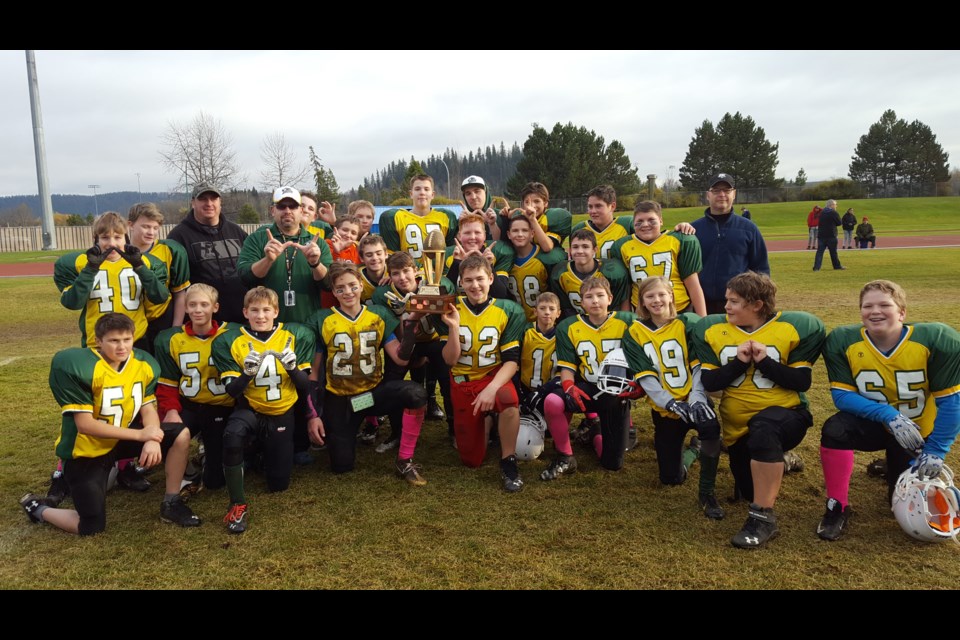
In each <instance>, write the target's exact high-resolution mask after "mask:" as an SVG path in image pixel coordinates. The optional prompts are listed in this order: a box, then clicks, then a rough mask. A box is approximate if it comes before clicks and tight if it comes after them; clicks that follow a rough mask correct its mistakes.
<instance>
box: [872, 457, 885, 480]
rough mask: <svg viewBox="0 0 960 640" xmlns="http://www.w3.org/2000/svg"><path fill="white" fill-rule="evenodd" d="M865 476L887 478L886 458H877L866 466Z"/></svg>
mask: <svg viewBox="0 0 960 640" xmlns="http://www.w3.org/2000/svg"><path fill="white" fill-rule="evenodd" d="M867 475H868V476H870V477H871V478H883V479H886V477H887V459H886V458H877V459H876V460H874V461H873V462H871V463H870V464H868V465H867Z"/></svg>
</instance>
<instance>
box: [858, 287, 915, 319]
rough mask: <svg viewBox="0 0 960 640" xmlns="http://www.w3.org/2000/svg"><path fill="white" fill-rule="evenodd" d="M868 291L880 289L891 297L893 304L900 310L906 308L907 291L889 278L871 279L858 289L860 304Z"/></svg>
mask: <svg viewBox="0 0 960 640" xmlns="http://www.w3.org/2000/svg"><path fill="white" fill-rule="evenodd" d="M870 291H880V292H883V293H885V294H887V295H888V296H890V298H891V299H893V302H894V304H896V305H897V307H899V308H900V311H906V310H907V292H906V291H904V290H903V287H901V286H900V285H898V284H897V283H896V282H891V281H890V280H871V281H870V282H868V283H867V284H865V285H863V289H860V304H861V305H862V304H863V296H865V295H867V293H868V292H870Z"/></svg>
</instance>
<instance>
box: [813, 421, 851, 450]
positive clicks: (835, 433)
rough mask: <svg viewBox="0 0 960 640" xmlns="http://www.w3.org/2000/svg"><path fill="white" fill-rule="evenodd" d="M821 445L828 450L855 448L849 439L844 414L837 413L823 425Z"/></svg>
mask: <svg viewBox="0 0 960 640" xmlns="http://www.w3.org/2000/svg"><path fill="white" fill-rule="evenodd" d="M820 445H821V446H823V447H826V448H827V449H852V448H853V447H852V446H851V445H850V443H849V441H848V438H847V418H846V416H845V415H844V414H843V413H835V414H833V415H832V416H830V417H829V418H827V420H826V422H824V423H823V429H821V431H820Z"/></svg>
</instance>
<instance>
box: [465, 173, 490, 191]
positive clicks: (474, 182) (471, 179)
mask: <svg viewBox="0 0 960 640" xmlns="http://www.w3.org/2000/svg"><path fill="white" fill-rule="evenodd" d="M473 186H477V187H483V188H484V189H486V188H487V183H486V182H484V181H483V178H481V177H480V176H467V179H466V180H464V181H463V182H461V183H460V191H463V190H464V189H466V188H467V187H473Z"/></svg>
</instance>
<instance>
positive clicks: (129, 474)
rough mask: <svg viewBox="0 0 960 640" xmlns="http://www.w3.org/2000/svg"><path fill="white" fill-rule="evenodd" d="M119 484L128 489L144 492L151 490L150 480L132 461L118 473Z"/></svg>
mask: <svg viewBox="0 0 960 640" xmlns="http://www.w3.org/2000/svg"><path fill="white" fill-rule="evenodd" d="M117 484H118V485H119V486H120V488H121V489H126V490H127V491H137V492H139V493H143V492H144V491H149V490H150V481H149V480H147V479H146V478H144V477H143V476H142V475H141V473H140V471H138V470H137V467H136V466H135V465H133V464H132V463H131V464H127V466H125V467H124V468H123V469H121V470H120V472H119V473H117Z"/></svg>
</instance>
